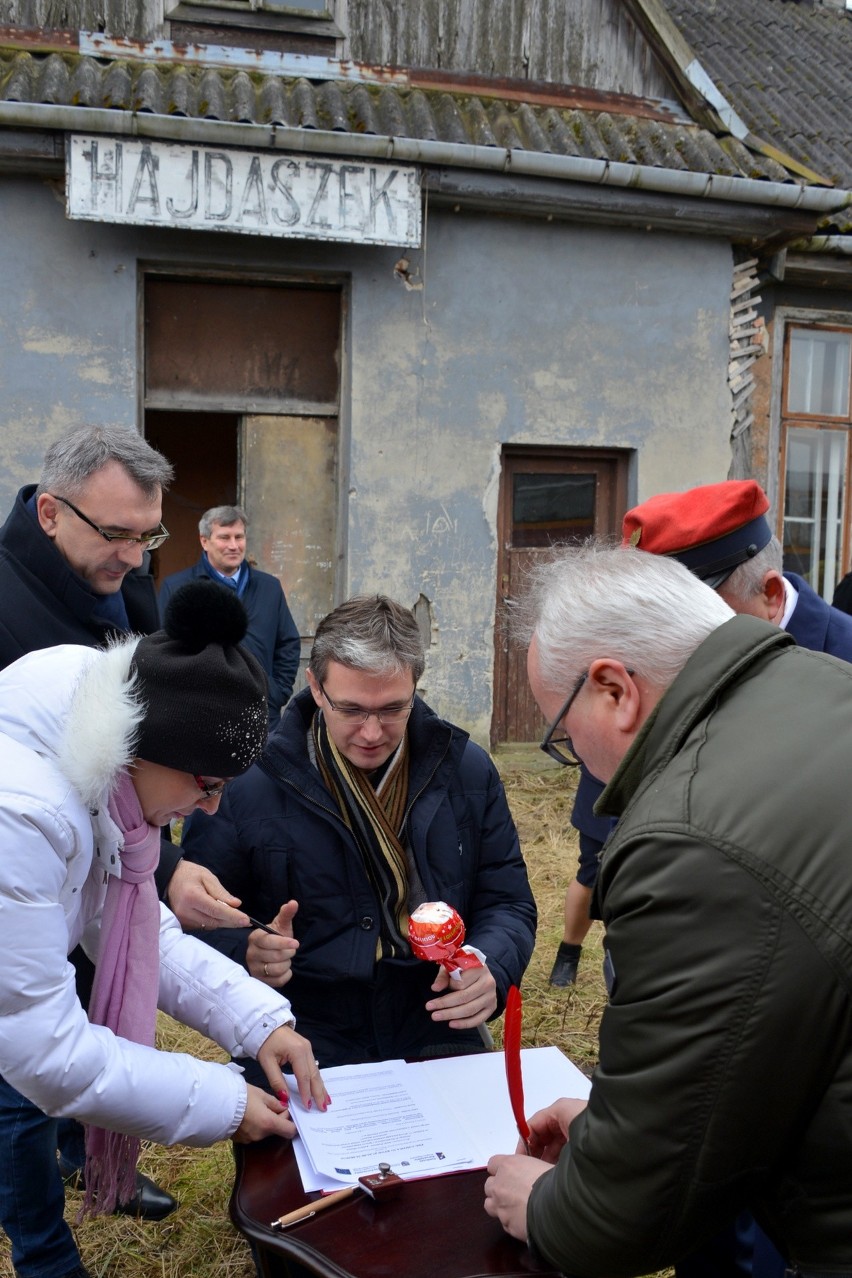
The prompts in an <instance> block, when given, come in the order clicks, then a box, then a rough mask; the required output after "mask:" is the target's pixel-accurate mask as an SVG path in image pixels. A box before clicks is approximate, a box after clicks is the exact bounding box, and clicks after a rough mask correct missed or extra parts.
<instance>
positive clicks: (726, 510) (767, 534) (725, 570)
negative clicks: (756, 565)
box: [621, 479, 772, 590]
mask: <svg viewBox="0 0 852 1278" xmlns="http://www.w3.org/2000/svg"><path fill="white" fill-rule="evenodd" d="M768 509H769V499H768V498H767V496H766V493H765V492H764V491H763V489H762V488H761V487H760V484H757V483H755V481H754V480H753V479H728V480H725V481H724V482H723V483H721V484H703V485H702V486H701V487H700V488H690V489H688V490H687V492H685V493H660V494H659V495H658V496H656V497H650V498H649V499H648V501H644V502H642V504H641V505H640V506H634V507H633V509H632V510H628V512H627V514H626V515H625V516H624V522H623V524H622V528H621V536H622V545H624V546H638V548H639V549H640V550H647V551H648V552H649V553H650V554H652V555H669V556H670V557H671V558H672V559H677V560H679V562H680V563H682V564H683V565H684V567H686V568H688V569H689V570H690V572H692V573H694V574H695V576H696V577H699V578H700V579H701V580H702V581H704V582H706V583H707V585H708V586H711V587H712V588H713V589H714V590H715V589H716V588H717V587H718V586H721V585H722V584H723V583H724V582H725V581H727V579H728V577H730V575H731V573H732V572H733V571H734V569H735V568H738V567H739V565H740V564H744V563H745V562H746V561H747V560H749V559H753V558H754V556H755V555H756V554H757V553H758V551H760V550H763V548H764V546H766V545H768V544H769V542H770V540H771V539H772V529H771V528H770V526H769V523H768V522H767V520H766V519H765V515H766V512H767V510H768Z"/></svg>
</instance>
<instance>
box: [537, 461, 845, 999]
mask: <svg viewBox="0 0 852 1278" xmlns="http://www.w3.org/2000/svg"><path fill="white" fill-rule="evenodd" d="M768 509H769V499H768V498H767V496H766V494H765V492H764V491H763V489H762V488H761V487H760V485H759V484H757V483H755V481H754V480H753V479H745V480H733V479H732V480H725V481H724V482H722V483H720V484H705V485H702V487H700V488H691V489H689V490H688V491H687V492H683V493H660V494H659V495H658V496H656V497H651V498H650V499H649V500H648V501H646V502H642V504H641V505H639V506H635V507H634V508H633V509H632V510H629V511H628V512H627V514H626V515H625V516H624V523H623V530H622V531H623V540H624V542H625V544H626V543H629V542H633V544H637V545H638V546H639V548H640V549H641V550H647V551H650V552H651V553H652V554H655V555H669V556H671V557H672V558H673V559H678V560H679V561H680V562H681V563H682V564H685V565H686V567H687V568H689V569H690V571H691V572H693V573H694V574H695V575H696V577H699V578H700V579H701V580H702V581H705V582H706V583H707V584H708V585H709V586H712V587H713V589H714V590H717V591H718V592H719V594H720V595H721V597H722V598H723V599H724V600H725V603H727V604H728V605H729V607H731V608H733V610H734V612H737V613H748V614H750V615H751V616H753V617H761V618H762V619H763V620H764V621H771V622H772V624H773V625H776V626H780V627H781V628H782V630H786V631H787V633H788V634H791V635H792V636H793V638H794V639H795V640H796V643H798V644H800V645H801V646H802V647H803V648H810V649H811V651H812V652H827V653H829V654H830V655H831V656H832V657H841V658H842V659H843V660H844V661H852V616H848V615H847V614H846V613H845V612H842V611H841V610H840V609H838V608H836V607H833V606H832V605H830V604H827V603H826V602H825V600H824V599H823V598H821V596H820V595H818V594H817V593H816V591H815V590H814V589H813V588H812V587H811V586H809V585H808V583H807V582H806V581H805V580H804V579H803V578H802V577H799V576H797V575H796V574H795V573H792V572H787V573H785V572H782V567H783V551H782V548H781V543H780V542H779V541H778V538H777V537H775V536H773V534H772V529H771V528H770V526H769V523H768V522H767V520H766V517H765V516H766V512H767V511H768ZM602 790H603V786H602V784H601V783H600V782H599V781H597V780H596V779H595V778H594V777H592V776H590V775H589V773H588V771H587V770H586V769H583V771H582V773H581V776H580V783H579V786H578V788H577V798H576V801H575V803H574V810H573V812H572V813H571V824H572V825H573V826H574V827H575V829H577V830H578V831H579V836H580V864H579V869H578V872H577V876H576V878H575V879H573V880H572V881H571V883H570V884H569V886H568V890H567V892H566V895H565V933H564V937H563V940H562V942H561V943H560V946H559V949H558V951H557V954H556V958H555V961H554V964H553V970H552V972H551V975H550V983H551V985H570V984H573V982H574V981H575V980H576V976H577V966H578V964H579V962H580V955H581V951H582V943H583V940H584V938H585V936H586V933H587V932H588V930H589V927H590V924H591V920H590V919H589V903H590V901H591V896H592V889H593V887H594V883H595V877H596V867H597V858H598V855H599V853H600V850H601V848H602V847H603V845H604V843H605V841H606V837H607V834H608V822H607V820H606V818H604V817H601V816H596V815H595V813H594V811H593V809H594V805H595V803H596V802H597V800H598V798H599V797H600V794H601V791H602Z"/></svg>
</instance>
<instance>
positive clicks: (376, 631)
mask: <svg viewBox="0 0 852 1278" xmlns="http://www.w3.org/2000/svg"><path fill="white" fill-rule="evenodd" d="M424 665H425V660H424V653H423V643H422V639H421V635H420V629H419V627H418V624H417V621H416V619H415V617H414V615H413V613H412V612H411V611H410V610H409V609H407V608H403V607H402V606H401V605H400V604H398V603H395V602H394V601H393V600H391V599H388V598H386V597H385V596H382V595H372V596H363V597H358V598H354V599H350V600H349V601H348V602H346V603H343V604H341V605H340V606H339V607H338V608H335V610H334V611H333V612H332V613H330V614H329V615H328V616H327V617H326V618H325V619H324V620H323V621H322V622H321V623H320V625H319V626H318V628H317V632H316V638H315V640H314V644H313V648H312V651H311V658H310V665H309V668H308V674H307V680H308V687H307V688H306V689H304V691H302V692H300V693H298V694H297V695H296V696H295V697H294V698H293V700H292V701H291V702H290V704H289V705H288V706H287V709H286V710H285V712H284V716H283V718H282V721H281V724H280V726H279V728H278V729H277V730H276V732H275V733H274V734H273V735H272V736H271V737H270V739H269V741H268V743H267V746H266V748H265V750H264V752H263V755H262V756H261V759H260V761H259V763H258V764H256V765H255V766H254V767H253V768H252V769H251V770H250V771H249V772H248V773H247V774H246V775H245V776H244V777H240V778H238V779H237V780H235V781H233V782H231V784H229V786H228V788H227V790H226V791H225V794H224V796H223V798H222V803H221V805H220V808H219V811H218V813H217V814H216V816H215V817H211V818H209V819H208V818H206V817H205V816H204V814H202V813H199V814H194V815H193V817H192V818H191V820H190V821H189V822H188V823H187V830H186V833H185V836H184V845H183V846H184V852H185V854H186V856H187V857H188V858H190V859H194V860H196V861H198V862H200V863H201V864H202V865H204V866H207V867H208V868H209V869H211V870H213V871H214V873H215V874H217V875H218V877H219V878H220V879H221V880H222V882H223V883H225V884H227V886H228V887H229V888H230V890H231V891H233V892H235V893H237V894H238V895H239V896H240V897H241V899H242V902H243V907H244V909H245V910H246V911H247V912H248V913H249V914H251V915H253V916H254V917H255V918H257V919H261V920H264V921H268V922H269V923H271V924H272V925H273V927H274V928H275V930H276V931H278V932H280V935H278V936H276V935H274V934H270V933H269V932H264V931H261V930H259V929H255V930H251V929H238V930H231V929H220V930H218V931H214V932H205V933H204V937H205V939H206V940H208V941H210V943H211V944H213V945H215V946H216V947H217V948H218V949H221V950H222V951H223V952H225V953H226V954H229V955H230V956H231V957H234V958H236V959H238V960H239V961H240V962H242V963H243V964H244V965H245V966H246V967H247V968H248V970H249V972H250V973H251V974H252V975H253V976H257V977H258V978H259V979H260V980H263V981H266V982H267V984H269V985H271V986H276V987H280V986H283V985H284V984H285V983H288V982H289V984H288V988H287V993H288V997H289V998H290V1000H291V1002H292V1004H293V1007H294V1009H295V1012H296V1015H297V1017H298V1021H299V1029H300V1032H302V1033H304V1034H305V1035H306V1036H307V1037H308V1038H310V1040H311V1042H312V1044H313V1046H314V1050H315V1052H316V1055H317V1059H318V1060H319V1062H320V1064H321V1065H340V1064H351V1063H356V1062H363V1061H368V1060H381V1059H387V1058H394V1057H400V1056H404V1057H409V1058H414V1057H418V1056H427V1055H447V1054H449V1053H452V1052H474V1051H478V1050H481V1048H482V1040H481V1038H480V1035H479V1032H478V1028H477V1027H479V1026H482V1025H483V1024H484V1023H485V1022H486V1021H487V1020H488V1019H489V1018H491V1017H493V1016H495V1015H497V1014H498V1013H499V1012H500V1011H501V1010H502V1007H503V1003H504V1001H505V997H506V993H507V991H508V989H509V986H510V985H513V984H518V983H519V982H520V980H521V977H522V976H523V973H524V970H525V968H526V966H527V963H528V962H529V959H530V956H531V954H532V949H533V944H534V940H535V922H536V910H535V904H534V901H533V897H532V893H531V891H530V887H529V883H528V880H527V873H526V867H525V865H524V861H523V857H522V855H521V851H520V847H519V844H518V836H517V832H516V830H515V826H514V823H513V821H512V817H511V814H510V812H509V808H508V804H507V802H506V795H505V792H504V789H503V785H502V783H501V781H500V778H499V776H498V775H497V771H496V769H495V768H494V765H493V764H492V762H491V760H490V759H489V757H488V755H487V754H486V752H485V751H484V750H482V749H481V748H480V747H479V746H477V745H475V744H474V743H473V742H471V741H470V740H469V738H468V736H467V733H465V732H463V731H462V730H461V729H460V728H458V727H455V726H454V725H453V724H451V723H448V722H447V721H446V720H443V719H440V718H439V717H438V716H437V715H436V714H435V713H434V711H432V710H431V709H430V708H429V707H428V706H427V705H426V703H425V702H424V701H423V700H421V699H420V698H419V697H418V696H417V695H416V686H417V681H418V679H419V678H420V676H421V674H422V673H423V669H424ZM435 900H442V901H446V902H447V903H448V904H449V905H451V906H454V907H455V908H456V909H457V910H458V912H459V914H460V915H461V917H462V919H463V921H464V923H465V925H466V928H467V940H468V942H469V943H470V945H471V946H472V947H474V948H475V949H476V950H477V951H478V953H479V956H480V958H481V959H482V961H483V963H484V966H483V967H481V968H471V969H468V970H466V971H465V972H463V973H462V974H461V979H460V980H456V979H452V980H451V979H450V978H449V977H448V975H447V973H446V972H445V971H444V970H443V969H441V968H439V969H438V970H437V972H436V969H435V967H434V966H433V965H432V964H429V963H424V962H422V961H420V960H418V959H416V958H414V957H413V956H412V954H411V950H410V948H409V945H408V940H407V922H408V916H409V914H410V913H411V912H412V911H413V910H414V909H415V908H416V907H417V906H418V905H421V904H422V903H423V902H424V901H435ZM258 1081H262V1080H258Z"/></svg>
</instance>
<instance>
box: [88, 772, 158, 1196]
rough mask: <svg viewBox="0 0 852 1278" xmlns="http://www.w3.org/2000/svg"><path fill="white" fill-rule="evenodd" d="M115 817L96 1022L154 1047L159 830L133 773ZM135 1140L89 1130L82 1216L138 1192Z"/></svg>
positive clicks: (112, 805) (117, 794)
mask: <svg viewBox="0 0 852 1278" xmlns="http://www.w3.org/2000/svg"><path fill="white" fill-rule="evenodd" d="M109 813H110V816H111V817H112V819H113V821H115V823H116V825H117V826H118V828H119V830H121V832H122V834H123V835H124V846H123V848H122V850H121V878H118V877H117V876H116V875H114V874H111V875H110V876H109V884H108V886H107V893H106V900H105V902H104V911H103V918H102V921H101V943H100V953H99V955H98V962H97V967H96V970H95V981H94V985H93V987H92V997H91V1001H90V1003H89V1020H90V1021H91V1022H92V1024H94V1025H105V1026H106V1027H107V1029H111V1030H112V1031H113V1033H114V1034H116V1035H118V1036H119V1037H120V1038H127V1039H130V1040H132V1041H133V1042H134V1043H145V1044H147V1045H148V1046H151V1047H153V1045H154V1030H155V1028H156V1021H157V990H158V982H159V968H160V953H159V949H160V947H159V931H160V905H159V901H158V899H157V889H156V887H155V885H154V870H155V869H156V868H157V862H158V861H159V859H160V831H159V829H158V828H157V827H156V826H153V825H149V824H148V822H147V821H146V820H145V818H144V816H143V815H142V809H141V807H140V805H139V800H138V798H137V797H136V791H135V789H134V787H133V782H132V780H131V778H130V775H129V773H127V772H122V774H121V776H120V777H119V780H118V785H117V786H116V788H115V790H114V791H113V793H112V794H111V795H110V799H109ZM139 1146H140V1141H139V1138H138V1137H136V1136H127V1135H124V1134H123V1133H122V1132H114V1131H106V1130H105V1129H104V1128H103V1127H93V1126H91V1125H90V1124H87V1126H86V1168H85V1181H86V1196H85V1199H84V1201H83V1207H82V1209H81V1215H86V1214H88V1215H91V1216H100V1215H104V1214H105V1213H107V1212H112V1211H114V1210H115V1206H116V1203H117V1202H127V1201H128V1199H130V1198H132V1197H133V1194H134V1193H135V1192H136V1161H137V1159H138V1157H139Z"/></svg>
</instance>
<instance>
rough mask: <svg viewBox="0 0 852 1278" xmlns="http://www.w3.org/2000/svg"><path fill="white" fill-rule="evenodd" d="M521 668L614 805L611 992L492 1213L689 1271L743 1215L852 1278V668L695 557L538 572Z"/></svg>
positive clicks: (560, 740) (600, 561)
mask: <svg viewBox="0 0 852 1278" xmlns="http://www.w3.org/2000/svg"><path fill="white" fill-rule="evenodd" d="M527 618H528V634H529V636H530V639H531V642H530V650H529V661H528V669H529V677H530V684H531V687H532V690H533V693H534V695H535V697H536V700H537V702H538V704H539V706H540V707H541V709H542V712H543V713H544V715H545V717H546V718H547V719H548V721H549V722H550V723H551V727H550V729H549V731H548V734H547V737H546V738H545V742H544V745H545V746H546V747H547V748H548V749H550V750H551V751H556V752H557V753H559V752H562V753H563V754H564V753H565V752H569V751H570V752H574V751H576V756H578V757H579V758H581V759H582V760H583V761H584V762H585V763H586V764H587V766H588V767H589V769H590V770H591V771H592V772H593V773H594V774H595V775H596V776H599V777H601V778H602V779H603V780H604V781H606V782H607V785H606V789H605V790H604V793H603V795H602V797H601V800H600V802H599V810H602V811H605V812H606V813H608V814H610V815H612V816H615V817H617V818H618V825H617V828H616V829H615V831H614V833H613V835H612V836H611V838H610V840H609V842H608V844H607V846H606V850H605V852H604V854H603V858H602V862H601V869H600V874H599V878H598V883H597V887H596V892H595V912H596V915H597V916H598V917H600V918H602V919H603V921H604V923H605V925H606V933H607V939H606V945H607V960H606V967H607V969H608V983H609V986H610V1002H609V1005H608V1006H607V1008H606V1010H605V1012H604V1015H603V1019H602V1023H601V1031H600V1051H599V1065H598V1068H597V1070H596V1072H595V1076H594V1080H593V1085H592V1092H591V1096H590V1098H589V1102H588V1107H587V1108H585V1109H583V1110H582V1112H578V1109H579V1106H578V1103H577V1102H571V1103H569V1102H566V1101H557V1102H556V1103H555V1104H554V1105H552V1106H550V1107H549V1108H548V1109H546V1110H543V1111H541V1112H540V1113H539V1114H537V1115H535V1116H533V1118H532V1119H531V1122H530V1125H531V1128H532V1138H531V1142H530V1147H531V1153H532V1155H533V1157H525V1156H523V1155H501V1156H495V1157H494V1158H492V1159H491V1161H490V1163H489V1167H488V1170H489V1179H488V1181H487V1182H486V1201H485V1206H486V1210H487V1211H488V1212H489V1214H490V1215H492V1216H496V1217H497V1218H498V1219H499V1220H500V1221H501V1223H502V1224H503V1226H504V1228H506V1229H507V1230H508V1231H509V1232H510V1233H511V1234H513V1235H514V1236H515V1237H518V1238H523V1239H527V1240H528V1241H529V1242H530V1245H531V1246H532V1247H533V1248H534V1249H535V1250H536V1251H537V1252H538V1253H539V1254H540V1255H541V1256H542V1257H543V1258H544V1259H545V1260H546V1261H547V1262H548V1263H549V1264H551V1265H553V1266H554V1267H555V1268H558V1269H559V1271H560V1272H562V1273H565V1274H568V1275H575V1276H576V1278H595V1276H600V1278H603V1276H604V1275H606V1276H607V1278H615V1276H616V1275H631V1274H635V1275H639V1274H647V1273H649V1272H653V1271H654V1270H658V1269H662V1268H664V1267H665V1266H667V1265H671V1264H673V1263H674V1262H675V1261H676V1260H677V1259H678V1258H679V1257H681V1256H684V1255H686V1254H687V1253H689V1252H690V1251H692V1250H693V1249H694V1248H695V1247H697V1246H698V1245H700V1244H701V1243H702V1242H704V1241H705V1240H706V1239H708V1238H710V1237H712V1236H713V1235H714V1234H715V1233H716V1232H717V1231H718V1230H719V1229H720V1227H722V1226H723V1225H724V1224H725V1223H726V1222H727V1221H730V1220H732V1219H733V1218H734V1217H735V1216H736V1215H737V1214H738V1213H739V1212H740V1211H742V1210H744V1209H748V1210H751V1212H752V1213H753V1214H754V1216H755V1217H756V1219H757V1220H758V1222H759V1223H760V1224H761V1226H762V1227H763V1229H764V1230H765V1232H766V1233H767V1234H768V1235H769V1237H770V1238H771V1239H772V1240H773V1241H774V1242H775V1244H776V1245H777V1246H778V1248H779V1250H780V1251H781V1252H782V1253H783V1254H784V1255H785V1256H787V1258H788V1260H789V1261H790V1262H791V1264H793V1265H796V1266H798V1268H797V1269H796V1270H794V1271H793V1272H797V1273H800V1274H801V1275H803V1276H804V1278H818V1276H820V1275H822V1274H823V1273H831V1274H832V1275H847V1278H848V1276H849V1275H852V1205H850V1196H849V1185H850V1184H852V859H850V856H849V846H848V845H849V831H850V828H852V786H850V777H852V714H850V706H852V668H850V666H849V665H848V664H847V663H845V662H841V661H838V660H836V659H834V658H832V657H828V656H825V655H823V654H821V653H815V652H809V651H807V650H805V649H803V648H800V647H797V646H796V644H795V643H794V641H793V639H792V638H791V636H789V635H787V634H785V633H784V632H783V631H781V630H779V629H778V628H776V627H773V626H771V625H769V624H767V623H765V622H763V621H761V620H758V619H757V618H754V617H750V616H735V615H734V614H733V612H732V611H731V609H730V608H729V607H728V606H727V604H725V603H724V601H723V600H722V599H720V598H719V596H718V595H717V594H715V593H714V592H713V591H712V590H710V589H709V588H708V587H707V586H706V585H704V584H703V583H702V582H700V581H698V580H697V578H695V577H694V576H692V574H691V573H690V572H688V571H687V570H686V569H685V568H684V567H682V566H681V565H680V564H678V563H676V562H674V561H671V560H669V559H666V558H664V557H660V556H655V555H649V554H646V553H643V552H642V551H639V550H633V549H628V548H618V549H602V548H596V547H595V546H589V547H584V548H582V549H579V550H576V551H571V552H568V553H566V554H565V555H564V556H562V557H561V558H559V559H557V560H554V561H553V562H552V563H551V564H548V565H545V566H544V567H543V568H541V569H540V570H539V571H538V572H537V574H536V577H535V579H534V582H533V585H532V589H531V591H530V594H529V598H528V600H527Z"/></svg>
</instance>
